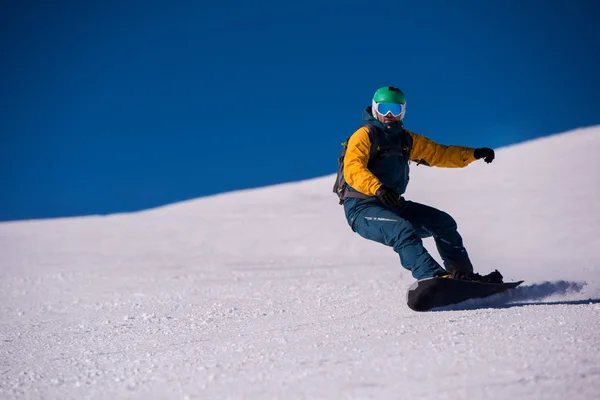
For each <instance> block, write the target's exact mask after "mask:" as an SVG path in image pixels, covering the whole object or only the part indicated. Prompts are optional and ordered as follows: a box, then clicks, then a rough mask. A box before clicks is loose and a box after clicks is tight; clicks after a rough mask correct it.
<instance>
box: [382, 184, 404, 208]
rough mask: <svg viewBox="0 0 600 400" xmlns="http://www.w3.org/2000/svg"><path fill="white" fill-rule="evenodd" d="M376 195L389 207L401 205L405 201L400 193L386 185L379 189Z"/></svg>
mask: <svg viewBox="0 0 600 400" xmlns="http://www.w3.org/2000/svg"><path fill="white" fill-rule="evenodd" d="M375 196H376V197H377V198H378V199H379V201H381V202H382V203H383V205H385V206H387V207H400V206H401V205H402V204H403V203H404V199H403V198H402V197H400V195H399V194H398V193H396V192H395V191H394V190H392V189H390V188H387V187H385V186H381V187H380V188H379V189H377V192H375Z"/></svg>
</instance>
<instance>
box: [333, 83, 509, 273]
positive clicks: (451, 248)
mask: <svg viewBox="0 0 600 400" xmlns="http://www.w3.org/2000/svg"><path fill="white" fill-rule="evenodd" d="M405 113H406V99H405V96H404V93H403V92H402V91H401V90H400V89H398V88H395V87H392V86H385V87H382V88H380V89H378V90H377V91H376V92H375V95H374V96H373V99H372V104H371V106H370V107H367V108H366V109H365V110H364V111H363V120H364V121H365V124H368V125H363V126H362V127H360V128H359V129H358V130H356V132H354V133H353V134H352V136H350V138H349V140H348V142H347V149H346V152H345V156H344V158H343V178H344V179H345V187H344V190H343V193H344V194H343V198H342V204H343V205H344V211H345V214H346V218H347V220H348V224H349V225H350V227H351V228H352V230H353V231H354V232H356V233H358V234H359V235H360V236H362V237H364V238H366V239H369V240H374V241H376V242H379V243H382V244H385V245H387V246H390V247H392V248H393V249H394V251H395V252H396V253H398V254H399V256H400V262H401V264H402V266H403V267H404V268H406V269H408V270H410V271H411V272H412V275H413V277H414V278H415V279H424V278H429V277H434V276H447V277H452V278H455V279H466V280H474V281H482V282H502V275H500V273H499V272H497V271H494V272H492V273H491V274H488V275H486V276H481V275H479V274H476V273H474V272H473V265H472V264H471V261H470V259H469V256H468V253H467V250H466V249H465V247H464V245H463V241H462V238H461V236H460V234H459V233H458V231H457V225H456V222H455V220H454V219H453V218H452V217H451V216H450V215H449V214H447V213H445V212H443V211H440V210H438V209H436V208H433V207H430V206H427V205H424V204H420V203H417V202H413V201H409V200H405V199H404V198H403V197H402V195H403V194H404V192H405V190H406V186H407V184H408V180H409V161H413V162H417V163H418V164H425V165H428V166H432V167H446V168H463V167H466V166H467V165H468V164H470V163H471V162H473V161H475V160H479V159H483V160H484V161H485V162H486V163H491V162H492V161H493V160H494V157H495V154H494V150H492V149H490V148H487V147H484V148H478V149H474V148H469V147H461V146H446V145H442V144H438V143H435V142H433V141H432V140H430V139H427V138H426V137H424V136H421V135H418V134H416V133H414V132H411V131H409V130H407V129H405V128H404V124H403V119H404V115H405ZM374 142H375V146H376V149H372V148H371V146H372V144H373V143H374ZM374 154H375V155H374ZM431 236H433V238H434V240H435V244H436V246H437V249H438V251H439V253H440V256H441V258H442V259H443V261H444V267H445V269H444V268H443V267H442V266H441V265H440V264H439V263H437V262H436V261H435V260H434V259H433V257H432V256H431V255H430V254H429V253H428V252H427V250H426V249H425V247H424V246H423V242H422V239H423V238H426V237H431Z"/></svg>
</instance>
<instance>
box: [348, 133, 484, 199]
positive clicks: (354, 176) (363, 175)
mask: <svg viewBox="0 0 600 400" xmlns="http://www.w3.org/2000/svg"><path fill="white" fill-rule="evenodd" d="M406 132H408V134H410V136H411V138H412V146H411V149H410V157H409V158H410V160H412V161H416V162H418V163H426V164H427V165H429V166H432V167H442V168H463V167H466V166H467V165H469V164H470V163H471V162H473V161H475V156H474V151H475V149H473V148H469V147H462V146H445V145H442V144H438V143H435V142H434V141H432V140H430V139H428V138H426V137H424V136H421V135H418V134H416V133H414V132H411V131H409V130H406ZM370 151H371V139H370V138H369V132H368V130H367V128H366V127H361V128H359V129H358V130H357V131H356V132H354V133H353V134H352V136H351V137H350V139H349V140H348V148H347V150H346V155H345V157H344V179H345V180H346V182H347V183H348V185H349V186H351V187H352V188H353V189H355V190H357V191H359V192H361V193H364V194H366V195H369V196H375V192H376V191H377V189H379V187H381V186H382V183H381V181H380V179H379V178H378V177H377V175H380V176H381V175H384V174H385V171H381V173H378V172H379V171H371V170H369V169H368V168H367V164H368V163H369V155H370ZM406 168H408V167H406ZM400 179H402V178H400ZM406 180H407V179H406ZM407 183H408V182H404V187H406V184H407ZM402 192H403V190H402Z"/></svg>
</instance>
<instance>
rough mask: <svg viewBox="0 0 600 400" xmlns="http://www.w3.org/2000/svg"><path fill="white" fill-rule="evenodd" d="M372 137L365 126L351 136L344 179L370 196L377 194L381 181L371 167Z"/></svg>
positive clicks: (345, 160) (345, 162) (345, 159)
mask: <svg viewBox="0 0 600 400" xmlns="http://www.w3.org/2000/svg"><path fill="white" fill-rule="evenodd" d="M370 152H371V138H370V137H369V131H368V130H367V128H365V127H361V128H359V129H358V130H357V131H356V132H354V133H353V134H352V136H350V140H348V149H347V150H346V156H345V157H344V179H345V180H346V183H348V185H350V186H352V187H353V188H354V189H356V190H358V191H359V192H361V193H364V194H366V195H368V196H375V194H376V192H377V189H379V188H380V187H381V182H380V181H379V179H377V177H376V176H375V175H373V173H372V172H371V171H369V169H368V168H367V164H368V163H369V155H370Z"/></svg>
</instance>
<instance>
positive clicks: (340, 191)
mask: <svg viewBox="0 0 600 400" xmlns="http://www.w3.org/2000/svg"><path fill="white" fill-rule="evenodd" d="M363 126H364V127H365V128H367V130H368V132H369V139H370V140H371V152H370V154H369V161H371V160H372V159H374V158H375V157H376V156H377V153H378V152H379V143H380V142H381V140H380V135H381V131H380V130H379V129H377V128H376V127H375V126H374V125H371V124H365V125H363ZM349 140H350V138H348V139H346V141H345V142H343V143H342V147H343V149H342V154H341V155H340V157H339V158H338V170H337V175H336V177H335V183H334V185H333V193H335V194H337V196H338V198H339V199H340V204H344V200H346V198H348V197H354V198H358V199H368V198H370V197H371V196H367V195H366V194H363V193H359V192H351V191H349V190H348V184H347V183H346V179H345V178H344V157H345V156H346V151H347V150H348V141H349Z"/></svg>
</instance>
